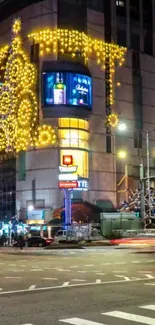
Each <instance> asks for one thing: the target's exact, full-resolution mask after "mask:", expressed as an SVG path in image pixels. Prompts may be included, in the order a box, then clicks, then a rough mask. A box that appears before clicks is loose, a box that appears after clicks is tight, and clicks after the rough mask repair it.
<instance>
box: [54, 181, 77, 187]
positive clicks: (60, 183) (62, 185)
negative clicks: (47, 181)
mask: <svg viewBox="0 0 155 325" xmlns="http://www.w3.org/2000/svg"><path fill="white" fill-rule="evenodd" d="M58 187H59V188H77V187H78V182H59V183H58Z"/></svg>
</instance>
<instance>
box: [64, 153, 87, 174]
mask: <svg viewBox="0 0 155 325" xmlns="http://www.w3.org/2000/svg"><path fill="white" fill-rule="evenodd" d="M64 155H72V156H73V164H74V165H76V166H78V169H77V173H78V176H79V177H83V178H88V160H89V156H88V152H87V151H83V150H60V165H62V164H63V156H64Z"/></svg>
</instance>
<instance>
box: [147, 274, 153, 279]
mask: <svg viewBox="0 0 155 325" xmlns="http://www.w3.org/2000/svg"><path fill="white" fill-rule="evenodd" d="M145 276H146V277H147V278H148V279H153V276H152V275H151V274H145Z"/></svg>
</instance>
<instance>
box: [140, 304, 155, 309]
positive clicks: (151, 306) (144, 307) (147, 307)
mask: <svg viewBox="0 0 155 325" xmlns="http://www.w3.org/2000/svg"><path fill="white" fill-rule="evenodd" d="M139 308H143V309H147V310H155V305H146V306H140V307H139Z"/></svg>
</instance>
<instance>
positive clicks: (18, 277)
mask: <svg viewBox="0 0 155 325" xmlns="http://www.w3.org/2000/svg"><path fill="white" fill-rule="evenodd" d="M5 279H22V277H21V276H5Z"/></svg>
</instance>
